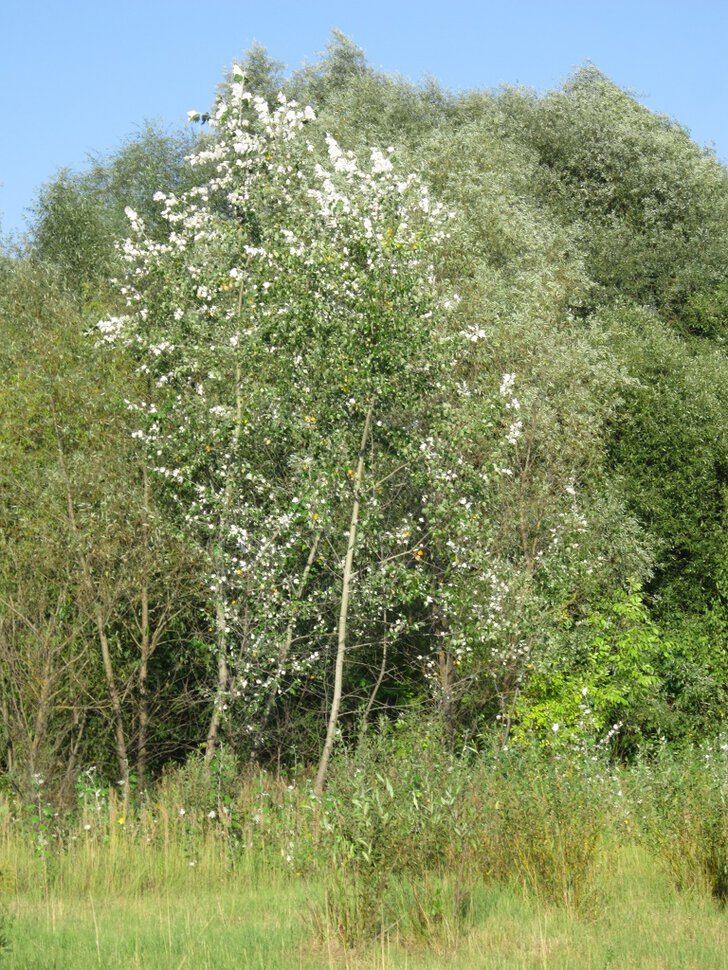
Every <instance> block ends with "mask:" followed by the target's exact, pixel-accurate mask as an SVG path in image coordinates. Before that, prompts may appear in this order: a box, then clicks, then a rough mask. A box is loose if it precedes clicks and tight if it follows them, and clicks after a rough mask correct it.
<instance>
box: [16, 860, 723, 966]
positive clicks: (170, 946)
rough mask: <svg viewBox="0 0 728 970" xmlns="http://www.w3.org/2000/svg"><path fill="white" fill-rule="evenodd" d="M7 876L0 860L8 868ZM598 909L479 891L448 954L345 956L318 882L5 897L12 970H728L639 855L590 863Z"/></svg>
mask: <svg viewBox="0 0 728 970" xmlns="http://www.w3.org/2000/svg"><path fill="white" fill-rule="evenodd" d="M6 863H7V860H6ZM599 864H600V867H601V870H602V875H603V879H602V894H603V898H602V902H601V904H600V906H599V907H598V908H595V910H594V911H593V912H592V913H590V914H589V915H588V916H581V917H578V918H577V917H574V916H573V915H571V914H570V912H569V910H568V909H565V908H563V907H558V906H548V905H542V904H539V903H538V901H537V900H536V899H535V898H533V897H529V896H527V895H524V894H523V893H522V892H521V891H520V890H519V889H517V888H516V886H504V885H500V884H485V883H483V884H480V885H478V886H476V887H475V888H474V890H473V893H472V902H471V909H470V913H469V918H468V921H467V925H465V926H464V927H463V928H462V929H461V931H460V933H459V934H458V935H457V938H456V939H455V940H454V941H452V940H451V941H450V942H449V943H448V944H447V945H445V944H438V943H437V942H434V943H432V944H430V945H427V944H425V943H422V942H419V943H415V944H413V943H412V942H411V941H410V940H408V939H403V938H402V937H401V936H400V935H399V933H398V931H397V928H396V927H395V928H393V930H392V932H391V933H389V934H388V935H386V936H383V937H381V938H380V939H379V940H377V941H374V942H372V943H371V944H367V945H363V946H360V947H357V948H356V949H354V950H345V949H343V948H342V947H340V946H338V945H336V944H335V943H334V942H332V941H328V942H326V941H324V942H319V941H318V940H317V936H316V934H315V933H314V932H313V923H312V902H315V901H316V900H318V899H320V898H321V896H322V892H323V889H322V886H321V884H320V883H319V882H317V881H315V880H310V879H308V878H304V877H295V876H291V875H285V874H282V873H281V874H275V873H270V872H268V873H266V874H265V875H261V876H255V875H254V874H253V873H252V872H250V871H246V872H243V873H240V874H239V875H238V876H236V877H231V878H228V879H226V880H222V881H218V882H217V884H216V885H213V886H210V885H209V880H208V877H207V876H206V874H205V871H204V869H202V868H201V869H197V868H196V867H195V868H191V867H188V869H189V871H188V872H187V874H186V876H185V878H181V877H179V876H178V877H177V878H175V880H174V882H173V883H172V886H171V888H170V889H168V890H165V888H164V887H163V886H162V885H158V886H156V887H155V888H154V889H152V890H143V889H140V888H139V887H137V888H136V889H135V890H127V889H126V887H123V886H120V887H118V889H117V891H113V889H110V890H109V891H107V892H104V893H100V892H69V891H67V890H63V889H62V888H60V889H59V887H58V886H56V887H55V888H52V887H50V886H49V885H48V884H47V883H45V884H44V882H43V881H42V880H41V879H39V880H38V881H37V883H36V884H35V885H34V886H30V885H27V886H26V887H25V888H24V889H23V890H22V891H16V892H15V894H9V893H7V892H6V898H7V899H8V903H9V908H10V910H11V912H12V914H13V916H14V923H13V927H12V931H11V940H12V949H11V950H10V951H9V953H7V954H6V956H5V957H4V959H3V958H1V957H0V964H2V966H3V970H5V968H8V970H10V968H12V970H90V968H93V967H100V968H103V970H116V968H118V970H122V968H123V970H127V968H143V970H183V968H190V970H192V968H194V970H233V968H235V970H248V968H250V970H253V968H256V970H257V968H260V970H308V968H333V967H336V968H339V967H341V968H351V970H359V968H361V970H364V968H372V970H375V968H377V970H384V968H390V967H391V968H393V970H394V968H408V970H420V968H421V970H445V968H451V970H496V968H498V970H517V968H518V970H531V968H533V970H536V968H539V970H544V968H546V970H572V968H573V970H590V968H594V970H597V968H599V970H602V968H615V970H617V968H618V970H632V968H634V970H728V913H726V911H725V910H724V909H721V908H720V906H719V904H718V903H717V902H716V901H714V900H713V899H711V897H710V896H709V895H707V894H700V893H697V892H694V893H679V892H678V891H677V890H676V889H675V888H674V885H673V883H672V881H671V880H670V878H669V875H668V873H667V872H665V871H664V870H663V869H662V867H660V866H659V865H656V864H655V859H654V858H653V857H652V856H650V855H648V854H647V853H646V852H645V851H644V850H643V849H638V848H636V847H622V848H617V849H613V850H610V851H609V852H608V853H607V852H605V854H604V856H603V857H602V858H601V859H600V862H599Z"/></svg>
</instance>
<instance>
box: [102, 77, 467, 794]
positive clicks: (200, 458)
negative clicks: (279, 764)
mask: <svg viewBox="0 0 728 970" xmlns="http://www.w3.org/2000/svg"><path fill="white" fill-rule="evenodd" d="M242 82H243V76H242V72H241V71H240V70H239V69H235V68H234V70H233V82H232V84H231V85H230V86H229V88H228V89H227V90H226V91H224V92H223V94H222V96H221V98H220V100H219V101H218V103H217V106H216V110H215V112H214V117H213V118H212V119H210V120H211V122H212V123H213V124H214V126H215V128H216V129H217V138H216V139H215V140H214V141H212V142H211V143H210V144H208V145H206V146H205V147H204V148H203V149H202V150H201V151H200V152H199V153H198V154H197V155H195V156H193V157H192V159H191V165H192V166H193V168H196V169H197V170H198V171H199V173H200V178H199V183H198V184H197V185H195V186H194V187H193V188H192V189H190V190H189V192H187V193H185V194H183V195H180V196H179V197H178V196H175V195H171V196H165V195H164V194H162V193H160V194H159V195H158V201H159V202H160V203H161V205H162V209H163V214H164V217H165V218H166V220H167V222H168V223H169V226H170V231H169V234H168V236H167V238H165V239H164V240H163V241H161V242H155V241H154V239H153V238H150V237H149V236H148V235H147V234H146V232H145V226H144V222H143V220H142V219H141V218H140V217H139V216H138V214H137V213H136V212H134V211H133V210H131V209H130V210H129V213H128V214H129V218H130V220H131V225H132V230H133V233H134V235H133V237H132V239H130V240H129V241H127V243H126V244H125V247H124V249H125V253H126V258H127V262H128V272H127V275H126V279H125V282H124V286H123V289H122V292H123V294H124V296H125V297H126V300H127V303H128V307H129V311H130V312H129V313H128V314H127V315H126V316H125V317H122V318H114V319H112V320H109V321H104V322H103V323H102V324H100V329H101V332H102V334H103V336H104V337H105V339H107V340H109V341H111V342H115V341H122V342H124V343H125V344H127V345H128V346H130V347H132V348H133V349H134V351H135V353H136V354H137V358H138V361H139V369H140V371H141V372H143V373H144V374H148V375H149V377H150V378H151V380H152V382H153V387H154V392H153V394H151V395H150V399H149V400H148V401H145V402H143V403H141V402H139V403H137V404H136V405H135V407H136V410H137V412H138V415H139V428H138V430H137V431H136V432H135V434H136V435H137V436H138V437H139V438H141V439H143V440H144V441H146V443H147V445H148V447H149V450H150V454H151V455H152V456H153V457H154V463H155V468H156V474H157V477H158V480H161V481H163V482H164V484H165V493H166V495H167V500H168V502H169V503H171V504H172V505H173V506H174V508H175V509H176V514H177V516H178V521H179V522H180V525H181V526H182V527H183V528H184V530H185V532H186V534H187V535H188V537H189V538H190V539H191V540H192V541H193V542H194V543H195V544H196V545H197V546H198V548H200V549H202V550H204V552H205V555H206V560H207V563H208V567H207V569H208V583H209V590H210V596H211V607H210V614H211V622H210V631H209V632H210V633H213V634H214V638H215V647H214V649H215V653H216V656H217V661H218V683H217V688H216V694H215V702H214V705H213V711H212V714H211V718H210V725H209V730H208V734H207V757H208V758H211V757H213V755H214V752H215V748H216V742H217V735H218V731H219V727H220V723H221V718H222V713H223V710H224V708H225V707H226V705H227V704H228V703H229V702H230V701H231V698H235V697H240V698H241V699H243V700H245V701H246V702H247V705H248V710H249V712H250V711H255V710H256V708H261V707H262V708H263V709H265V707H267V706H268V703H267V702H266V696H270V694H269V692H270V691H271V689H275V690H280V689H281V687H280V684H281V681H282V679H283V677H284V675H285V676H287V678H288V683H289V689H295V687H296V685H297V684H298V683H299V682H300V680H301V678H302V677H304V676H310V675H311V673H310V672H311V671H319V675H320V668H321V666H322V661H323V662H324V666H325V667H327V666H328V664H327V663H326V661H327V660H328V658H329V656H330V655H331V650H330V648H329V638H330V636H331V630H330V615H331V611H332V609H334V608H335V606H338V621H337V626H336V629H337V632H336V643H337V649H336V664H335V669H336V675H335V686H334V698H333V700H332V704H331V709H330V712H329V717H328V729H327V740H326V743H325V745H324V753H323V756H322V761H321V770H320V773H319V780H318V783H317V787H318V788H319V789H320V788H321V786H322V785H323V779H324V776H325V772H326V765H327V763H328V758H329V755H330V751H331V745H332V742H333V737H334V734H335V731H336V726H337V723H338V712H339V705H340V700H341V694H342V670H343V662H344V656H345V653H346V651H347V645H348V642H349V639H350V636H351V617H350V607H349V601H350V595H351V591H352V586H353V584H354V582H355V581H356V583H357V584H358V585H359V586H364V585H365V584H366V582H367V576H368V572H371V571H372V569H373V565H372V561H371V558H370V557H371V556H377V557H379V558H380V559H382V560H383V561H388V560H391V559H393V558H394V559H397V558H401V557H402V556H406V555H407V554H408V546H409V545H410V544H407V546H406V547H405V549H404V550H403V549H402V548H401V544H400V537H399V532H400V528H399V527H400V526H401V525H402V522H403V521H409V520H411V518H412V510H411V506H408V502H411V500H412V489H411V487H410V486H411V481H410V480H411V479H412V474H411V464H410V461H409V459H410V457H411V453H412V450H413V442H415V441H417V442H419V441H420V440H421V436H422V433H423V430H424V428H425V426H426V422H427V415H428V409H431V408H432V407H433V401H435V400H436V399H437V397H438V394H439V393H440V392H439V391H438V380H439V378H441V377H443V375H444V374H445V373H446V371H445V368H444V367H443V362H444V360H445V357H446V355H447V353H448V350H447V341H440V339H439V337H438V333H437V329H436V328H434V327H433V319H432V317H433V314H434V313H435V312H436V311H437V301H436V298H435V292H434V279H433V276H432V268H431V266H430V261H429V257H428V255H427V247H428V245H429V243H430V241H431V240H432V239H434V238H436V237H437V236H438V234H441V233H442V232H443V231H444V230H443V224H444V221H445V213H444V212H443V211H442V207H441V206H438V205H436V204H434V203H432V202H431V200H430V197H429V194H428V192H427V190H426V188H425V187H424V185H423V184H422V183H421V182H420V181H419V180H418V179H417V178H416V177H415V176H413V175H409V176H404V175H400V174H399V173H398V172H397V171H396V168H395V165H394V163H393V161H392V160H391V159H390V157H389V155H388V154H387V153H383V152H381V151H379V150H377V149H372V150H371V153H370V159H369V161H368V163H366V164H362V163H361V162H360V161H359V160H358V159H357V158H355V157H354V155H353V154H352V153H350V152H345V151H343V150H342V149H341V147H340V146H339V145H338V143H337V142H336V140H335V139H334V138H333V137H331V136H330V135H327V134H325V133H323V132H321V131H318V130H317V129H316V126H315V123H314V121H315V116H314V112H313V111H312V110H311V109H310V108H305V109H301V108H300V107H299V106H298V105H296V104H295V103H292V102H288V101H286V99H285V98H283V97H282V96H281V97H280V99H279V102H280V103H279V105H278V107H277V108H275V109H274V110H271V109H270V107H269V105H268V103H267V102H266V101H265V100H264V99H263V98H261V97H260V96H256V95H251V94H249V93H248V92H247V91H245V89H244V87H243V83H242ZM251 108H252V110H253V116H252V118H251V116H250V109H251ZM369 481H371V482H372V485H371V489H372V490H373V494H371V492H370V494H369V495H368V496H367V500H366V503H365V504H362V498H363V494H364V491H365V489H366V487H367V485H366V483H367V482H369ZM384 482H387V483H388V489H387V493H388V495H391V496H392V498H391V500H390V501H389V503H388V504H387V506H386V507H385V508H384V509H383V507H382V506H383V503H382V500H381V499H380V498H379V497H378V492H377V488H380V487H381V484H383V483H384ZM377 483H379V484H377ZM403 496H404V497H403ZM343 523H347V526H346V527H345V529H346V531H345V533H344V534H345V545H344V547H343V549H342V544H341V535H342V532H344V527H343ZM395 523H396V527H395ZM362 535H364V536H366V537H365V538H362ZM413 541H414V537H413ZM393 544H394V545H395V546H396V551H393V548H392V547H393ZM364 550H366V551H364ZM409 555H410V566H411V567H416V564H417V561H416V557H414V553H413V552H410V553H409ZM332 576H337V577H338V578H337V579H336V580H335V581H334V580H333V579H332ZM401 621H402V618H401V616H400V617H397V616H394V617H392V616H390V617H389V619H388V622H389V623H391V624H396V623H397V622H400V623H401ZM359 632H363V631H359ZM250 730H251V732H253V731H254V730H255V725H254V724H253V723H251V724H250Z"/></svg>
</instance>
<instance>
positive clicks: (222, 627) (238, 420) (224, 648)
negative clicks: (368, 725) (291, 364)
mask: <svg viewBox="0 0 728 970" xmlns="http://www.w3.org/2000/svg"><path fill="white" fill-rule="evenodd" d="M242 300H243V284H242V283H241V284H240V291H239V295H238V316H240V314H241V312H242ZM241 380H242V371H241V368H240V364H237V365H236V367H235V431H234V432H233V454H234V455H235V457H236V458H237V444H238V441H239V440H240V429H241V427H242V423H243V400H242V395H241V392H240V382H241ZM231 492H232V483H231V479H230V473H228V480H227V482H226V485H225V497H224V499H223V508H222V512H221V515H220V523H219V530H218V548H217V549H216V550H215V552H214V557H215V560H216V571H217V600H216V602H215V634H216V650H217V687H216V689H215V702H214V704H213V706H212V713H211V714H210V723H209V726H208V728H207V740H206V742H205V761H206V762H207V763H208V764H209V763H210V762H211V761H212V759H213V758H214V757H215V751H216V750H217V738H218V735H219V733H220V725H221V723H222V715H223V711H224V709H225V697H226V695H227V692H228V689H229V687H230V668H229V665H228V657H227V654H228V638H227V619H226V616H225V600H224V599H223V592H222V588H223V581H224V576H223V564H222V555H223V553H222V548H221V547H220V545H219V543H220V542H221V541H222V538H223V536H222V533H223V531H224V529H225V528H226V526H227V524H228V519H229V516H230V505H231V502H232V494H231Z"/></svg>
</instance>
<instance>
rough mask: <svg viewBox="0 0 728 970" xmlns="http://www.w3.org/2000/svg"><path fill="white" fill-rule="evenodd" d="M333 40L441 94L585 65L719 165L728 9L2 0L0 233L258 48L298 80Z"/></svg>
mask: <svg viewBox="0 0 728 970" xmlns="http://www.w3.org/2000/svg"><path fill="white" fill-rule="evenodd" d="M333 27H338V28H339V29H341V30H343V31H344V33H346V34H348V35H349V36H350V37H351V38H352V39H353V40H354V41H356V43H357V44H359V46H360V47H362V48H363V49H364V50H365V52H366V53H367V56H368V59H369V62H370V63H371V64H372V65H373V66H375V67H377V68H381V69H383V70H386V71H392V72H399V73H400V74H403V75H404V76H406V77H409V78H411V79H413V80H416V79H419V78H422V77H424V76H426V75H431V76H434V77H436V78H438V79H439V80H440V81H441V82H442V83H443V84H444V85H445V86H446V87H448V88H451V89H461V88H493V87H497V86H499V85H500V84H502V83H510V84H524V85H527V86H530V87H535V88H537V89H539V90H545V89H548V88H551V87H554V86H557V85H558V84H560V83H561V82H562V81H563V80H564V79H565V78H566V77H568V75H569V73H570V72H571V71H572V70H573V69H574V68H575V67H577V66H578V65H579V64H582V63H584V62H585V61H592V62H593V63H594V64H596V65H597V67H599V68H600V69H601V70H602V71H603V72H604V73H605V74H607V75H608V76H609V77H611V78H612V80H613V81H615V82H616V83H617V84H619V85H621V86H622V87H626V88H628V89H630V90H631V91H633V92H634V93H635V94H636V96H637V97H638V98H639V99H640V100H641V101H643V102H644V103H645V104H646V105H647V106H648V107H650V108H651V109H653V110H655V111H659V112H664V113H666V114H669V115H672V116H673V117H674V118H676V119H677V120H678V121H680V122H681V123H682V124H683V125H685V126H686V127H687V128H689V129H690V131H691V132H692V135H693V137H694V139H695V140H696V141H698V142H699V143H701V144H706V143H709V144H712V145H713V146H714V148H715V150H716V151H717V153H718V156H719V157H720V158H721V159H722V160H723V161H728V114H727V113H726V104H728V58H726V49H728V44H727V41H728V3H727V2H726V0H692V2H683V0H680V2H678V0H660V2H653V0H631V2H624V0H580V2H574V0H542V2H536V0H510V2H505V0H496V2H493V0H481V2H479V3H478V2H471V0H464V2H458V0H449V2H447V3H442V2H439V3H434V2H429V0H416V2H411V0H388V2H384V0H364V2H362V3H361V4H357V5H354V4H349V3H347V4H344V3H342V2H341V0H339V2H338V3H332V2H315V0H312V2H291V0H267V2H256V3H251V2H247V0H208V2H206V3H204V4H203V3H201V2H195V0H146V2H141V0H111V2H109V0H63V2H61V0H45V2H39V0H2V4H1V5H0V109H1V111H2V150H0V226H1V227H2V230H3V231H4V232H11V231H20V230H22V229H23V226H24V210H27V208H28V207H29V206H30V205H31V204H32V201H33V198H34V196H35V193H36V192H37V190H38V188H39V187H40V185H41V184H42V183H43V182H44V181H45V180H46V179H48V178H49V177H50V176H52V175H53V173H54V172H55V171H56V170H57V169H58V168H59V167H61V166H69V167H71V168H76V167H79V166H82V165H83V163H84V160H85V159H86V157H87V156H88V154H89V153H102V154H103V153H105V152H108V151H111V150H113V149H114V148H115V147H117V146H118V145H119V144H120V143H121V142H122V141H123V140H124V138H125V137H127V136H128V135H130V134H133V133H134V132H135V130H136V129H137V128H138V127H139V125H140V124H141V123H142V122H143V121H144V119H145V118H150V119H159V120H161V121H162V122H163V123H165V124H168V125H170V126H176V125H181V124H183V123H184V121H185V115H186V112H187V110H188V109H190V108H198V109H204V108H206V107H208V106H209V104H210V102H211V100H212V97H213V94H214V90H215V86H216V84H217V82H218V81H219V80H220V78H221V77H222V74H223V72H224V70H225V68H226V67H227V66H229V65H230V63H231V62H232V61H233V59H234V58H236V57H238V56H239V55H241V54H242V53H243V52H244V51H245V50H246V49H247V47H248V46H249V45H250V43H251V42H252V41H253V40H257V41H259V42H260V43H262V44H264V45H265V46H266V47H267V48H268V50H269V52H270V54H271V55H272V56H273V57H275V58H276V59H277V60H281V61H283V62H285V63H286V64H287V65H288V66H289V67H291V68H295V67H298V66H300V65H301V63H303V62H304V61H306V60H309V61H311V60H315V58H316V55H317V53H318V52H319V51H321V50H322V49H323V47H325V45H326V43H327V40H328V37H329V33H330V31H331V29H332V28H333Z"/></svg>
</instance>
